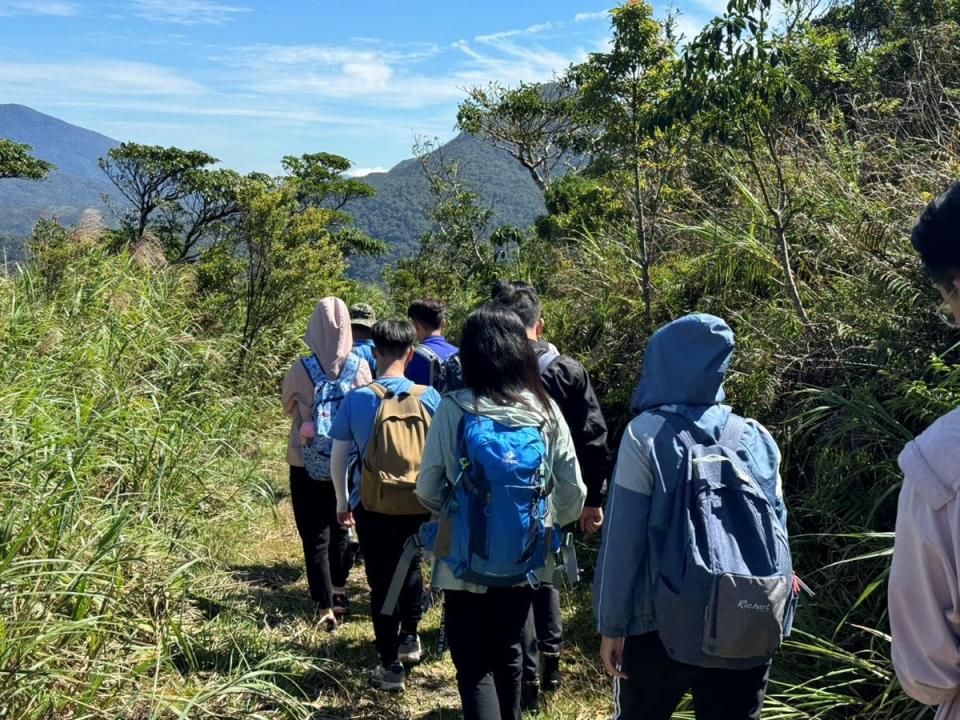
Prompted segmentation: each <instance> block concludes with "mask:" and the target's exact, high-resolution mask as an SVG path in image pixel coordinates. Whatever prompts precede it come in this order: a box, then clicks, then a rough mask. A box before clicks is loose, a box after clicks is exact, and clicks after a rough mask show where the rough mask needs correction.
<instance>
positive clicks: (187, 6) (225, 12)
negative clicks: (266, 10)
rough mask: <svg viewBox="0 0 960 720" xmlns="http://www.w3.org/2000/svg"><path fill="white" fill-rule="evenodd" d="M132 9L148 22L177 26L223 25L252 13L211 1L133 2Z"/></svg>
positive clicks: (157, 0)
mask: <svg viewBox="0 0 960 720" xmlns="http://www.w3.org/2000/svg"><path fill="white" fill-rule="evenodd" d="M131 7H132V9H133V11H134V12H135V13H136V14H137V15H139V16H140V17H142V18H144V19H146V20H151V21H153V22H160V23H172V24H176V25H223V24H224V23H226V22H228V21H230V20H231V19H233V17H234V16H235V15H237V14H238V13H245V12H250V8H248V7H241V6H239V5H225V4H223V3H218V2H212V1H211V0H133V2H132V3H131Z"/></svg>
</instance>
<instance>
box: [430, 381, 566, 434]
mask: <svg viewBox="0 0 960 720" xmlns="http://www.w3.org/2000/svg"><path fill="white" fill-rule="evenodd" d="M523 396H524V398H526V400H527V401H528V402H529V403H530V405H531V407H534V408H537V407H539V405H540V404H539V401H538V400H537V399H536V397H534V395H533V393H529V392H524V393H523ZM447 397H449V398H450V399H451V400H453V401H454V402H455V403H456V404H457V405H459V406H460V409H461V410H463V411H464V412H468V413H476V414H479V415H483V416H485V417H488V418H490V419H492V420H496V421H497V422H498V423H501V424H503V425H506V426H507V427H540V426H541V425H544V424H546V423H547V422H549V421H550V418H549V417H548V415H547V413H546V412H545V411H543V410H531V409H529V408H527V407H518V406H516V405H497V404H496V403H495V402H493V401H492V400H490V399H489V398H485V397H480V398H477V397H476V396H474V394H473V391H472V390H457V391H456V392H452V393H450V394H449V395H448V396H447Z"/></svg>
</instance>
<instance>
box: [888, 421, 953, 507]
mask: <svg viewBox="0 0 960 720" xmlns="http://www.w3.org/2000/svg"><path fill="white" fill-rule="evenodd" d="M900 469H901V470H903V474H904V478H905V482H906V483H909V484H911V485H913V487H914V488H915V489H916V490H917V492H919V493H920V494H921V495H923V497H925V498H926V499H927V501H928V502H929V503H930V505H931V507H933V509H935V510H936V509H939V508H942V507H943V506H944V505H946V504H947V503H948V502H950V501H951V500H953V499H954V498H955V497H956V495H957V491H958V490H960V408H958V409H956V410H954V411H953V412H950V413H947V414H946V415H944V416H943V417H942V418H940V419H939V420H937V421H936V422H935V423H934V424H933V425H931V426H930V427H929V428H927V430H926V431H925V432H924V433H923V434H921V435H920V436H919V437H918V438H917V439H916V440H913V441H912V442H910V443H908V444H907V446H906V447H905V448H904V449H903V452H902V453H900Z"/></svg>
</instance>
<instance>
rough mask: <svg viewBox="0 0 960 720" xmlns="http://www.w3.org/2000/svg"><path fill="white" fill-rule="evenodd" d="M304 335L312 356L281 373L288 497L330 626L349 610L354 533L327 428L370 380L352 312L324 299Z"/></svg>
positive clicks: (320, 609)
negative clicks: (345, 519) (356, 346)
mask: <svg viewBox="0 0 960 720" xmlns="http://www.w3.org/2000/svg"><path fill="white" fill-rule="evenodd" d="M303 341H304V342H305V343H306V345H307V347H308V348H309V349H310V352H311V354H310V355H309V356H307V357H304V358H300V359H298V360H297V361H296V362H294V363H293V365H292V366H291V367H290V370H289V371H288V372H287V375H286V377H284V379H283V390H282V394H283V410H284V412H285V413H286V414H287V415H289V416H290V417H291V418H292V420H293V422H292V425H291V428H290V441H289V444H288V447H287V462H288V463H289V465H290V500H291V503H292V504H293V514H294V518H295V519H296V523H297V531H298V532H299V534H300V539H301V541H302V542H303V554H304V560H305V562H306V569H307V584H308V585H309V587H310V596H311V597H312V598H313V600H314V601H315V602H316V603H317V618H318V620H319V622H320V623H321V624H322V625H324V626H326V627H329V628H335V627H336V626H337V622H338V621H337V617H338V616H340V615H344V614H346V612H347V610H348V608H349V603H348V601H347V595H346V584H347V576H348V575H349V574H350V565H351V559H350V558H351V556H350V553H349V551H348V544H349V535H348V531H347V529H346V528H344V527H342V526H341V525H340V523H339V522H337V496H336V492H335V491H334V488H333V482H332V481H331V472H330V450H331V447H332V440H331V438H330V435H329V432H330V427H331V425H332V423H333V418H334V417H335V416H336V414H337V410H338V409H339V407H340V403H341V402H343V398H344V396H346V394H347V393H348V392H349V391H350V390H352V389H354V388H357V387H362V386H363V385H367V384H369V383H371V382H373V376H372V375H371V373H370V367H369V366H368V365H367V361H366V360H364V359H363V358H361V357H360V356H359V355H357V354H356V353H355V352H353V333H352V332H351V330H350V312H349V310H348V309H347V305H346V303H344V302H343V300H341V299H339V298H335V297H327V298H324V299H323V300H321V301H320V302H319V303H318V304H317V306H316V308H314V311H313V316H312V317H311V318H310V324H309V326H308V327H307V334H306V335H305V336H304V338H303Z"/></svg>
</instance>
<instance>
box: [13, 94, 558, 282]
mask: <svg viewBox="0 0 960 720" xmlns="http://www.w3.org/2000/svg"><path fill="white" fill-rule="evenodd" d="M0 137H5V138H9V139H11V140H14V141H15V142H19V143H26V144H28V145H31V146H33V149H34V155H36V156H37V157H39V158H41V159H43V160H47V161H48V162H52V163H53V164H54V165H56V166H57V169H56V171H55V172H52V173H51V174H50V176H49V177H48V178H47V179H46V180H44V181H43V182H41V183H36V182H29V181H26V180H0V236H4V235H6V236H8V237H24V236H28V235H29V234H30V231H31V229H32V228H33V225H34V224H35V223H36V221H37V220H38V219H39V218H41V217H50V216H53V215H56V216H58V217H59V218H60V219H61V220H63V222H64V223H73V222H76V220H77V219H78V218H79V217H80V214H81V213H82V212H83V211H84V210H85V209H86V208H88V207H97V208H101V209H103V201H102V196H103V194H104V193H111V194H113V195H115V194H116V190H115V189H114V188H113V186H112V185H111V184H110V182H109V181H108V180H107V179H106V176H105V175H104V174H103V173H102V172H101V170H100V168H99V167H98V166H97V160H98V158H100V157H103V156H104V155H106V154H107V151H108V150H110V148H113V147H116V146H117V145H119V144H120V143H119V142H117V141H116V140H113V139H111V138H108V137H106V136H104V135H100V134H98V133H95V132H91V131H90V130H85V129H83V128H80V127H77V126H75V125H70V124H69V123H65V122H63V121H62V120H58V119H57V118H54V117H51V116H49V115H44V114H43V113H40V112H37V111H36V110H32V109H31V108H28V107H24V106H23V105H0ZM438 152H440V153H442V154H443V157H444V158H445V159H446V160H450V161H456V162H458V163H459V165H460V171H461V175H462V177H463V178H464V179H465V180H467V182H469V183H470V185H471V186H472V188H473V189H474V191H475V192H476V193H477V194H478V195H479V197H480V202H481V203H482V204H483V205H485V206H487V207H489V208H491V209H493V211H494V219H493V223H492V226H493V227H496V226H498V225H516V226H519V227H526V226H528V225H530V224H531V223H532V222H533V221H534V219H535V218H536V217H537V215H540V214H541V213H543V212H544V205H543V196H542V194H541V193H540V191H539V190H538V189H537V186H536V185H535V184H534V182H533V180H531V179H530V176H529V175H528V174H527V172H526V170H524V169H523V168H522V167H521V166H520V164H519V163H518V162H517V161H515V160H514V159H513V158H511V157H510V156H509V155H507V154H506V153H505V152H503V151H501V150H497V149H496V148H492V147H490V146H489V145H487V144H486V143H484V142H482V141H481V140H478V139H477V138H476V137H474V136H472V135H467V134H465V133H461V134H460V135H458V136H457V137H455V138H454V139H453V140H451V141H450V142H448V143H447V144H446V145H443V146H442V147H441V148H440V150H439V151H438ZM363 179H364V180H365V181H366V182H368V183H370V184H371V185H373V186H374V187H375V188H376V189H377V195H376V197H373V198H368V199H364V200H360V201H356V202H354V203H352V204H351V205H350V206H348V207H347V208H346V210H347V211H348V212H349V213H350V214H351V215H353V216H354V217H355V218H356V221H357V225H358V226H359V227H360V228H361V229H362V230H364V231H365V232H366V233H367V234H369V235H371V236H372V237H376V238H380V239H382V240H385V241H386V242H387V243H389V245H390V247H391V250H390V252H389V254H388V255H387V256H386V257H384V258H377V259H371V258H359V259H356V260H355V261H354V262H353V264H352V268H351V274H352V275H354V276H355V277H361V278H364V279H367V280H377V279H378V278H379V277H380V272H381V270H382V268H383V267H384V266H385V265H387V264H389V263H391V262H393V261H394V260H396V259H397V258H400V257H405V256H409V255H411V254H413V253H415V252H416V251H417V249H418V243H419V239H420V236H421V235H423V233H425V232H426V231H427V230H428V229H429V228H430V222H429V220H427V218H426V215H425V211H426V209H427V208H428V207H429V205H430V194H429V191H428V186H427V179H426V177H425V176H424V174H423V169H422V168H421V167H420V163H419V162H418V161H417V160H404V161H403V162H401V163H399V164H398V165H396V166H395V167H393V168H392V169H391V170H390V171H389V172H386V173H374V174H371V175H368V176H366V177H365V178H363ZM107 219H108V220H109V217H108V218H107ZM10 247H11V248H12V250H11V252H13V254H14V255H16V254H18V250H19V248H17V247H14V246H12V245H11V246H10Z"/></svg>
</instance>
